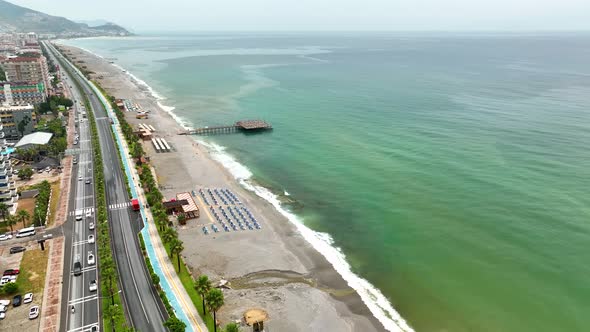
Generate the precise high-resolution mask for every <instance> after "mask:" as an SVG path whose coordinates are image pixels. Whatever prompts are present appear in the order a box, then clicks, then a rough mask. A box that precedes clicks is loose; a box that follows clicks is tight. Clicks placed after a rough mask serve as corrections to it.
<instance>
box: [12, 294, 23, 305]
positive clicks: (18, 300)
mask: <svg viewBox="0 0 590 332" xmlns="http://www.w3.org/2000/svg"><path fill="white" fill-rule="evenodd" d="M22 302H23V297H22V296H21V295H20V294H17V295H15V296H14V297H13V298H12V306H13V307H18V306H20V305H21V303H22Z"/></svg>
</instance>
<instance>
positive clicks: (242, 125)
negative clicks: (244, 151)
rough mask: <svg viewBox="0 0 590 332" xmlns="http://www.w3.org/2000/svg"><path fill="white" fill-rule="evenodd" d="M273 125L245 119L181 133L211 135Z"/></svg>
mask: <svg viewBox="0 0 590 332" xmlns="http://www.w3.org/2000/svg"><path fill="white" fill-rule="evenodd" d="M271 129H272V126H271V125H270V124H269V123H267V122H265V121H262V120H244V121H238V122H236V123H234V124H233V125H230V126H215V127H203V128H195V129H191V130H187V131H184V132H181V133H180V135H211V134H229V133H232V132H237V131H241V132H256V131H266V130H271Z"/></svg>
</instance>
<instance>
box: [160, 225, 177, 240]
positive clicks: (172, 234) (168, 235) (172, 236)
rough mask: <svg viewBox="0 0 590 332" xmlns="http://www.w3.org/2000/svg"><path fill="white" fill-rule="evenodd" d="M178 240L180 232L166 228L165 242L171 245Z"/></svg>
mask: <svg viewBox="0 0 590 332" xmlns="http://www.w3.org/2000/svg"><path fill="white" fill-rule="evenodd" d="M176 238H178V232H176V230H175V229H174V228H171V227H168V228H166V229H165V230H164V233H163V234H162V240H164V242H165V243H169V242H171V241H172V240H174V239H176Z"/></svg>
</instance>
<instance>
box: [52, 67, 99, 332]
mask: <svg viewBox="0 0 590 332" xmlns="http://www.w3.org/2000/svg"><path fill="white" fill-rule="evenodd" d="M62 77H63V79H64V81H66V82H67V81H69V80H70V78H67V74H66V75H63V76H62ZM68 90H69V91H70V95H71V96H72V97H73V98H74V99H75V100H78V102H77V103H75V104H74V107H73V110H74V115H75V117H76V133H77V134H79V143H78V144H77V145H75V146H74V147H73V148H74V151H75V152H74V154H73V155H74V158H76V159H77V163H76V164H74V165H73V167H72V178H71V183H70V188H71V190H70V198H69V204H68V207H69V209H70V210H69V211H68V215H67V221H66V223H64V225H63V226H62V230H63V233H64V236H65V251H64V271H63V275H64V278H63V287H62V308H61V322H62V324H61V330H62V331H90V329H91V327H92V326H99V324H100V322H101V319H100V307H99V306H100V301H99V297H98V292H97V291H93V292H91V291H90V289H89V283H90V281H91V280H98V270H97V265H96V263H93V264H92V263H91V262H89V260H88V258H89V257H88V256H89V255H90V254H92V255H94V259H95V262H96V261H97V260H98V258H97V247H96V241H94V242H93V243H91V242H89V238H88V237H89V236H90V235H93V236H95V237H96V232H95V230H91V229H90V227H89V226H90V224H91V223H94V224H96V213H95V209H96V204H95V196H94V172H93V170H92V168H93V154H92V144H91V142H90V127H89V123H88V121H87V120H86V119H84V118H83V117H82V116H81V115H80V112H81V111H83V110H84V107H83V104H82V103H81V102H80V100H81V96H82V95H81V92H80V91H78V90H77V88H76V86H72V88H68ZM87 181H89V183H86V182H87ZM76 212H78V213H81V214H82V218H81V219H80V220H76V216H75V215H76ZM75 262H80V263H81V265H82V274H81V275H79V276H74V275H73V269H74V263H75ZM66 299H67V300H66ZM71 307H74V308H75V310H74V312H72V311H71V309H70V308H71Z"/></svg>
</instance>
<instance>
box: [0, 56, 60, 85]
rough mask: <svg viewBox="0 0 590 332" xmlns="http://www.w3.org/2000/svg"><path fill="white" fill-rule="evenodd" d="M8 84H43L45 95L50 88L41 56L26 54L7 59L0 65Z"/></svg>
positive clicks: (46, 70)
mask: <svg viewBox="0 0 590 332" xmlns="http://www.w3.org/2000/svg"><path fill="white" fill-rule="evenodd" d="M0 65H2V68H3V69H4V72H5V73H6V80H7V81H9V82H28V83H34V84H38V83H43V85H44V87H45V93H47V92H48V91H47V89H48V88H49V87H50V86H51V85H50V84H49V83H50V82H49V67H48V65H47V60H46V59H45V57H44V56H43V55H41V54H35V53H27V54H23V55H19V56H15V57H8V58H6V59H4V60H2V62H1V63H0Z"/></svg>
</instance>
